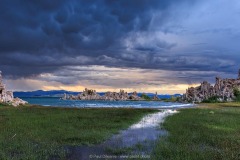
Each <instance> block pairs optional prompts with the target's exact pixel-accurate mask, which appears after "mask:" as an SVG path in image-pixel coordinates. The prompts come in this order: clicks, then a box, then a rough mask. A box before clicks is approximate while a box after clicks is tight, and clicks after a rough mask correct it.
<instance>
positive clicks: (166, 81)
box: [5, 66, 195, 94]
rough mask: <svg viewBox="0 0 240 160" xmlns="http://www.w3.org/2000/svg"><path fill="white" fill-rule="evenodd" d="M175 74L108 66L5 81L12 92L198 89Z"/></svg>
mask: <svg viewBox="0 0 240 160" xmlns="http://www.w3.org/2000/svg"><path fill="white" fill-rule="evenodd" d="M184 74H186V73H178V72H175V71H163V70H152V69H151V70H150V69H149V70H148V69H136V68H132V69H126V68H116V67H115V68H110V67H105V66H88V67H87V66H83V67H81V66H68V67H65V68H63V69H62V70H61V71H57V72H54V73H51V74H50V73H43V74H40V75H39V76H38V77H35V78H28V79H18V80H6V81H5V82H6V83H7V85H8V86H11V88H9V89H10V90H18V91H29V90H37V89H42V90H68V91H78V92H79V91H82V90H83V89H84V88H91V89H95V90H97V91H98V92H106V91H116V92H118V91H119V90H120V89H124V90H125V91H127V92H133V91H137V92H152V93H154V92H158V93H159V94H174V93H184V91H185V89H186V88H188V87H190V86H195V84H194V83H191V84H185V81H184V80H181V76H183V75H184Z"/></svg>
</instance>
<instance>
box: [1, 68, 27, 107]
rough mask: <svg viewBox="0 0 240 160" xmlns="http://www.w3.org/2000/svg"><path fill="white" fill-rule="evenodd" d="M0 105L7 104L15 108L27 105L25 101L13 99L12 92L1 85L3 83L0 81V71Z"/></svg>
mask: <svg viewBox="0 0 240 160" xmlns="http://www.w3.org/2000/svg"><path fill="white" fill-rule="evenodd" d="M0 103H8V104H11V105H13V106H15V107H16V106H19V105H23V104H27V102H26V101H24V100H22V99H20V98H14V97H13V92H11V91H7V90H6V88H5V85H4V84H3V81H2V72H1V71H0Z"/></svg>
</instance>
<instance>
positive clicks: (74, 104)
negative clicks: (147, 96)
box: [21, 97, 194, 109]
mask: <svg viewBox="0 0 240 160" xmlns="http://www.w3.org/2000/svg"><path fill="white" fill-rule="evenodd" d="M21 98H22V99H23V100H25V101H27V102H29V103H30V104H36V105H42V106H54V107H69V108H85V107H87V108H98V107H116V108H120V107H121V108H123V107H125V108H127V107H130V108H159V109H161V108H164V109H168V108H169V109H171V108H186V107H188V108H189V107H193V106H194V105H193V104H182V103H172V102H160V101H99V100H96V101H95V100H82V101H80V100H60V98H55V97H54V98H53V97H51V98H50V97H49V98H45V97H44V98H43V97H34V98H33V97H31V98H29V97H21Z"/></svg>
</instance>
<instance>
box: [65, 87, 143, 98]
mask: <svg viewBox="0 0 240 160" xmlns="http://www.w3.org/2000/svg"><path fill="white" fill-rule="evenodd" d="M62 99H63V100H106V101H126V100H144V99H142V98H141V97H139V96H138V95H137V92H133V93H132V94H130V95H129V94H128V93H127V92H125V91H124V90H120V92H106V93H105V94H104V95H103V96H100V95H99V94H98V93H96V91H95V90H91V89H87V88H85V90H84V91H83V92H82V93H80V94H78V95H76V96H74V95H66V94H64V96H63V97H62Z"/></svg>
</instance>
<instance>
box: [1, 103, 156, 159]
mask: <svg viewBox="0 0 240 160" xmlns="http://www.w3.org/2000/svg"><path fill="white" fill-rule="evenodd" d="M153 112H156V110H152V109H67V108H46V107H37V106H35V107H31V106H25V107H18V108H14V107H11V106H4V105H0V159H48V158H49V156H57V157H60V158H63V159H64V156H65V151H64V150H63V146H66V145H92V144H96V143H100V142H102V141H104V140H106V139H107V138H109V137H110V136H111V135H113V134H115V133H117V132H118V131H119V130H122V129H126V128H128V127H129V126H130V125H131V124H133V123H135V122H137V121H139V120H140V119H141V118H142V117H143V116H144V115H146V114H148V113H153Z"/></svg>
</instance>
